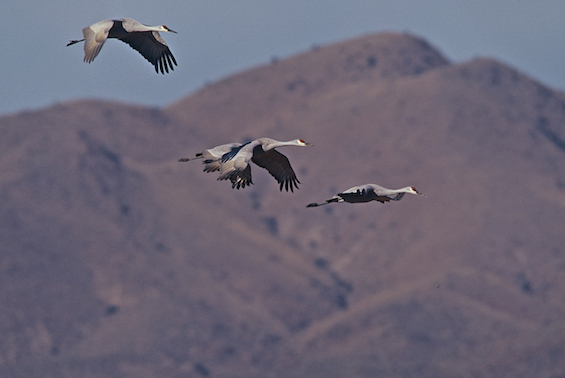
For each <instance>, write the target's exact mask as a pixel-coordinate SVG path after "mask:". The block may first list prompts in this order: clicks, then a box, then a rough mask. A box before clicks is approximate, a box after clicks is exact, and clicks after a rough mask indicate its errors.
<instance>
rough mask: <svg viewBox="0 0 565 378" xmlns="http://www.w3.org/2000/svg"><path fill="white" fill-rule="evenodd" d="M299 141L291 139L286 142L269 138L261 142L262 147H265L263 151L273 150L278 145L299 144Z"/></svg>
mask: <svg viewBox="0 0 565 378" xmlns="http://www.w3.org/2000/svg"><path fill="white" fill-rule="evenodd" d="M298 145H299V144H298V142H297V140H296V139H295V140H289V141H286V142H281V141H278V140H272V139H271V140H268V141H266V142H261V147H262V148H263V151H265V152H266V151H269V150H272V149H273V148H277V147H282V146H298Z"/></svg>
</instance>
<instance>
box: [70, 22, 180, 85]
mask: <svg viewBox="0 0 565 378" xmlns="http://www.w3.org/2000/svg"><path fill="white" fill-rule="evenodd" d="M159 32H171V33H176V31H174V30H171V29H169V28H168V27H166V26H165V25H160V26H148V25H144V24H142V23H140V22H138V21H136V20H134V19H131V18H120V19H117V20H103V21H99V22H97V23H95V24H92V25H90V26H87V27H86V28H84V29H82V34H83V36H84V38H83V39H77V40H72V41H70V42H69V43H68V44H67V46H71V45H74V44H75V43H79V42H82V41H84V61H85V62H87V63H90V62H92V61H93V60H94V58H96V56H97V55H98V53H99V52H100V49H101V48H102V46H104V42H106V40H107V39H108V38H117V39H119V40H121V41H123V42H125V43H127V44H128V45H130V46H131V47H132V48H133V49H135V50H137V51H138V52H139V53H140V54H141V55H143V57H144V58H145V59H147V60H148V61H149V62H150V63H151V64H152V65H153V66H155V72H157V73H159V70H160V71H161V73H162V74H165V72H167V73H168V72H169V68H170V69H171V70H174V68H173V64H174V65H177V61H176V60H175V57H174V56H173V54H172V53H171V50H170V49H169V46H167V44H166V43H165V40H164V39H163V38H161V35H160V34H159Z"/></svg>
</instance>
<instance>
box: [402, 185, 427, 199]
mask: <svg viewBox="0 0 565 378" xmlns="http://www.w3.org/2000/svg"><path fill="white" fill-rule="evenodd" d="M406 192H407V193H412V194H417V195H419V196H423V197H425V195H424V193H420V192H419V191H417V190H416V188H414V187H413V186H407V187H406Z"/></svg>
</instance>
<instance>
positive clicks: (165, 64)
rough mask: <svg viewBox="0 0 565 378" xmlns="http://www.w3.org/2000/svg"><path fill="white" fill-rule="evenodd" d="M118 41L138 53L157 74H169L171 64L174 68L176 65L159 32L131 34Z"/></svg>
mask: <svg viewBox="0 0 565 378" xmlns="http://www.w3.org/2000/svg"><path fill="white" fill-rule="evenodd" d="M120 40H122V41H124V42H125V43H127V44H128V45H130V46H131V47H132V48H133V49H135V50H137V51H139V53H140V54H141V55H143V57H144V58H145V59H147V60H148V61H149V62H150V63H151V64H152V65H154V66H155V72H157V73H159V70H160V71H161V73H162V74H165V71H166V72H167V73H169V68H170V69H171V71H172V70H174V68H173V63H174V65H175V66H176V65H177V61H176V60H175V57H174V56H173V54H172V53H171V50H170V49H169V46H167V43H165V40H164V39H163V38H161V36H160V35H159V32H156V31H147V32H132V33H129V34H128V35H126V36H125V37H122V38H120Z"/></svg>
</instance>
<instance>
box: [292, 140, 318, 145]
mask: <svg viewBox="0 0 565 378" xmlns="http://www.w3.org/2000/svg"><path fill="white" fill-rule="evenodd" d="M295 142H296V145H298V146H310V147H313V146H314V145H313V144H312V143H308V142H305V141H304V140H303V139H296V140H295Z"/></svg>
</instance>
